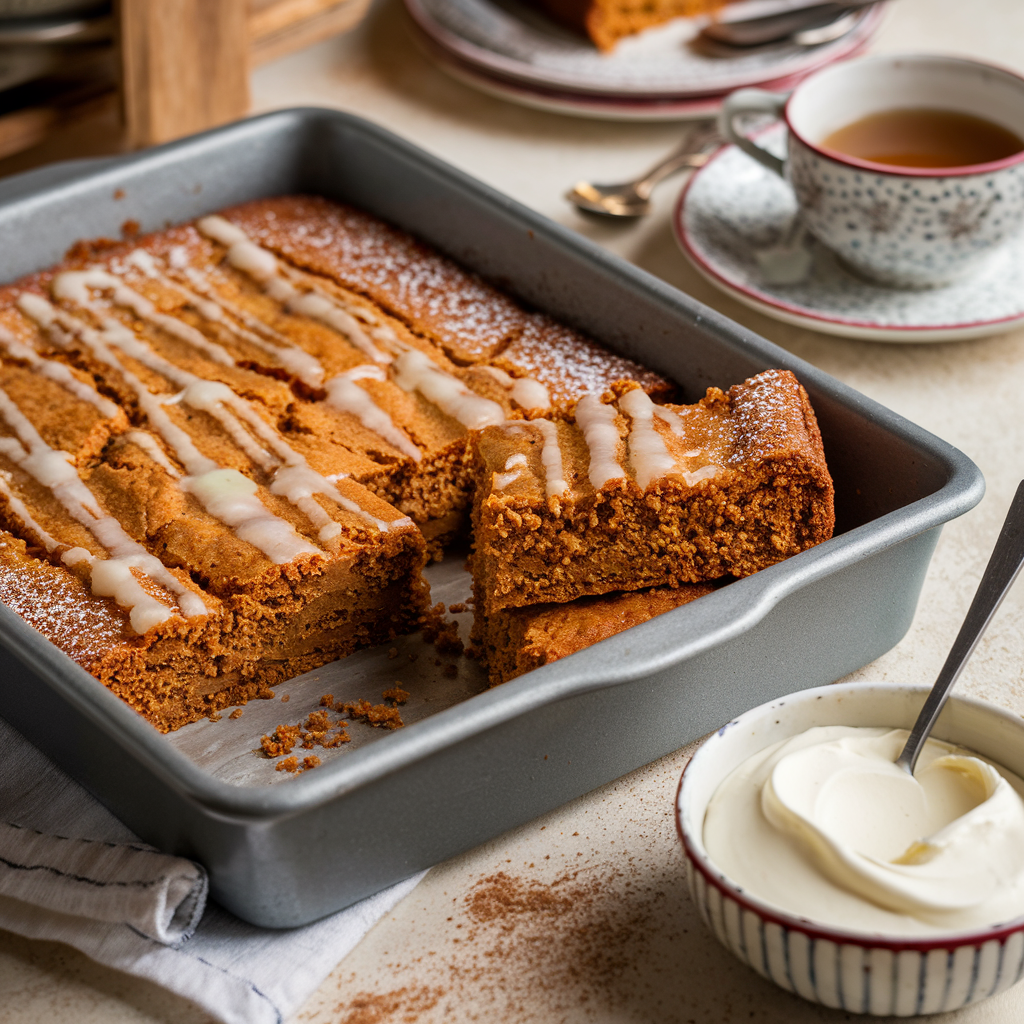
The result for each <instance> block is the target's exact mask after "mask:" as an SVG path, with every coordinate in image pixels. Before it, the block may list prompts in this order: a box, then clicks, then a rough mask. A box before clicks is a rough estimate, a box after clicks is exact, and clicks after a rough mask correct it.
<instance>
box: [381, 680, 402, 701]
mask: <svg viewBox="0 0 1024 1024" xmlns="http://www.w3.org/2000/svg"><path fill="white" fill-rule="evenodd" d="M381 696H382V697H383V698H384V699H385V700H392V701H394V702H395V703H396V704H404V703H405V702H406V701H407V700H408V699H409V691H408V690H403V689H402V684H401V683H400V682H399V681H398V680H396V681H395V685H394V686H392V687H391V689H390V690H385V691H384V692H383V693H382V694H381Z"/></svg>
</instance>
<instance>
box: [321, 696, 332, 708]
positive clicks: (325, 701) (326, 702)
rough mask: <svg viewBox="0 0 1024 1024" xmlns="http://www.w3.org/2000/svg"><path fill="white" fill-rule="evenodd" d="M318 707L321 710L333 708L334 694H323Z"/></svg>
mask: <svg viewBox="0 0 1024 1024" xmlns="http://www.w3.org/2000/svg"><path fill="white" fill-rule="evenodd" d="M320 707H322V708H333V707H334V694H333V693H325V694H324V695H323V696H322V697H321V698H320Z"/></svg>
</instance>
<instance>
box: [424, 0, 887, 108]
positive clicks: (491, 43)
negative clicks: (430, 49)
mask: <svg viewBox="0 0 1024 1024" xmlns="http://www.w3.org/2000/svg"><path fill="white" fill-rule="evenodd" d="M405 6H406V9H407V10H408V12H409V14H410V15H411V16H412V18H413V20H414V21H415V22H416V24H417V25H418V26H419V28H420V29H421V31H423V32H424V33H425V34H426V35H427V36H429V37H430V39H431V40H433V42H434V43H436V44H437V45H438V46H440V47H441V48H442V49H443V50H444V51H445V52H446V53H448V54H450V55H452V56H454V57H457V58H459V59H460V60H461V61H462V62H464V63H466V64H469V65H471V66H472V67H474V68H476V69H478V70H480V71H484V72H487V73H488V74H490V75H500V76H501V77H503V78H505V79H507V80H512V81H517V82H520V83H523V84H527V85H533V86H541V87H544V88H548V89H563V90H568V91H570V92H573V93H588V94H594V95H602V96H617V97H620V98H625V97H644V98H646V99H655V98H664V97H674V98H683V97H696V96H701V95H703V96H708V95H714V94H719V95H720V94H722V93H725V92H728V91H730V90H732V89H738V88H740V87H742V86H746V85H761V84H763V83H765V82H768V81H774V80H776V79H779V78H784V77H786V76H789V75H796V74H800V73H805V74H806V73H807V72H809V71H811V70H812V69H814V68H818V67H821V66H822V65H824V64H828V63H831V62H832V61H834V60H838V59H840V58H842V57H846V56H849V55H850V54H852V53H853V52H854V51H856V50H857V49H858V48H859V47H860V46H862V45H863V44H864V43H865V42H866V41H867V39H868V38H869V37H870V36H871V35H872V34H873V33H874V31H875V29H876V28H877V27H878V25H879V24H880V22H881V19H882V11H881V10H880V9H879V8H880V7H881V6H883V5H881V4H879V5H876V6H874V7H871V8H868V9H866V10H865V11H864V12H863V14H861V16H860V19H859V21H858V22H857V24H856V25H855V27H854V28H853V29H851V31H850V32H848V33H847V34H846V35H844V36H842V37H841V38H839V39H837V40H834V41H833V42H831V43H823V44H821V45H819V46H811V47H807V46H799V45H797V44H796V43H794V42H788V41H782V42H779V43H775V44H772V45H769V46H759V47H756V48H751V49H750V50H749V51H741V52H739V53H738V54H737V55H736V56H728V57H719V56H710V55H707V54H705V53H703V52H700V51H698V50H697V49H696V48H694V47H693V46H692V45H690V44H691V41H692V39H693V37H694V36H695V35H696V34H697V32H698V31H699V30H700V28H701V26H702V25H703V24H704V23H705V20H706V19H701V18H676V19H674V20H673V21H671V22H669V23H667V24H665V25H660V26H658V27H656V28H652V29H648V30H647V31H645V32H641V33H640V34H638V35H636V36H633V37H631V38H629V39H624V40H623V41H622V42H620V43H619V45H618V46H617V47H616V48H615V50H614V51H613V52H612V53H601V52H600V51H599V50H598V49H597V48H596V47H595V46H594V45H593V44H592V43H590V42H589V41H588V40H586V39H584V38H583V37H582V36H579V35H576V34H575V33H573V32H571V31H569V30H568V29H564V28H561V27H560V26H558V25H556V24H555V23H554V22H552V21H550V20H549V19H548V18H546V17H545V16H544V15H542V14H540V13H539V12H538V11H535V10H533V9H531V8H529V7H527V6H525V5H524V4H521V3H519V2H518V0H405Z"/></svg>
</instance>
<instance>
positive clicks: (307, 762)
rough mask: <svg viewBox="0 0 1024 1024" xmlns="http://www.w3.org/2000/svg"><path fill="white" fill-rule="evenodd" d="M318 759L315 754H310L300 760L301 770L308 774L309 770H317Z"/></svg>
mask: <svg viewBox="0 0 1024 1024" xmlns="http://www.w3.org/2000/svg"><path fill="white" fill-rule="evenodd" d="M319 767H320V758H319V757H317V756H316V754H310V755H309V757H304V758H303V759H302V770H303V771H304V772H308V771H309V769H310V768H319Z"/></svg>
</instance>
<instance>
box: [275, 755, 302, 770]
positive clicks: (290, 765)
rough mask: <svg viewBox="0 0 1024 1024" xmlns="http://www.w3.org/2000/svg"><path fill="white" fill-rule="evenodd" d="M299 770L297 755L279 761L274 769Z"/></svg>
mask: <svg viewBox="0 0 1024 1024" xmlns="http://www.w3.org/2000/svg"><path fill="white" fill-rule="evenodd" d="M298 770H299V759H298V758H297V757H286V758H285V759H284V760H283V761H278V762H277V765H276V766H275V767H274V771H277V772H297V771H298Z"/></svg>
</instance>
